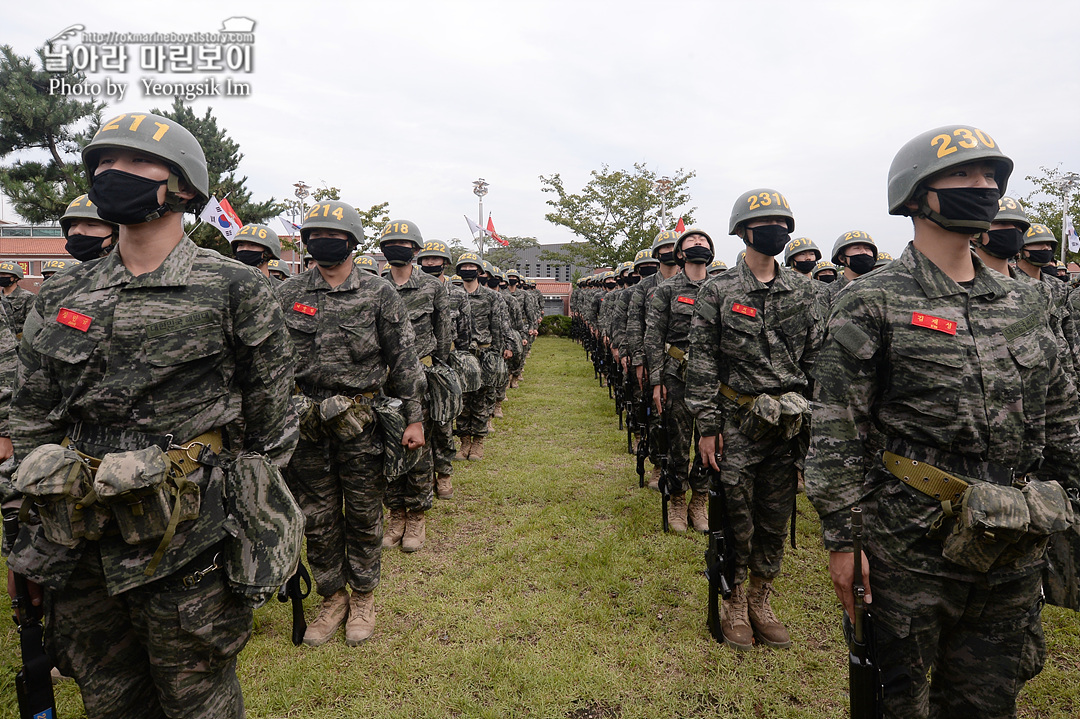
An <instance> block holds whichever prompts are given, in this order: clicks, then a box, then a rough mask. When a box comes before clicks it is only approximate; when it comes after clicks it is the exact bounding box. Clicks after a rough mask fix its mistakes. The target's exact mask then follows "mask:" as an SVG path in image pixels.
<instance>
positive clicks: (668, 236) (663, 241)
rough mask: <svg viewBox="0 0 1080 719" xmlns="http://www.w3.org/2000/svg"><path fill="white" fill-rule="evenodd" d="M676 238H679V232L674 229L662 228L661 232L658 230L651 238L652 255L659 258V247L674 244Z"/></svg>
mask: <svg viewBox="0 0 1080 719" xmlns="http://www.w3.org/2000/svg"><path fill="white" fill-rule="evenodd" d="M678 239H679V233H678V232H676V231H675V230H664V231H663V232H658V233H657V234H656V238H655V239H653V243H652V248H651V250H652V256H653V257H655V258H656V259H658V260H659V259H660V248H661V247H663V246H665V245H674V244H675V242H676V240H678Z"/></svg>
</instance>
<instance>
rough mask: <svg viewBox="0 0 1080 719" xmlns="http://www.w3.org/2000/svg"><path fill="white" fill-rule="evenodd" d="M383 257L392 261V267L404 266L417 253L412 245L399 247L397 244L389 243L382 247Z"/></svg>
mask: <svg viewBox="0 0 1080 719" xmlns="http://www.w3.org/2000/svg"><path fill="white" fill-rule="evenodd" d="M382 253H383V257H385V258H386V261H387V262H389V263H390V265H391V266H392V267H404V266H405V265H407V264H409V262H411V261H412V258H413V255H414V254H416V250H414V249H413V248H412V247H399V246H397V245H387V246H386V247H383V248H382Z"/></svg>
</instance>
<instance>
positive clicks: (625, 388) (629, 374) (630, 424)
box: [622, 361, 641, 454]
mask: <svg viewBox="0 0 1080 719" xmlns="http://www.w3.org/2000/svg"><path fill="white" fill-rule="evenodd" d="M622 396H623V412H625V413H626V453H627V454H633V453H634V432H637V433H638V434H641V427H639V426H638V425H637V417H636V411H635V410H636V409H637V406H636V404H637V403H635V402H634V365H632V364H631V363H630V362H629V361H627V363H626V370H624V371H623V385H622Z"/></svg>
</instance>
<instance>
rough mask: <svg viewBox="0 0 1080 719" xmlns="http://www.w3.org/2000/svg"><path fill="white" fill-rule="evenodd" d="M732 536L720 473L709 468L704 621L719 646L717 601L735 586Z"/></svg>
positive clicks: (725, 495) (729, 595) (720, 632)
mask: <svg viewBox="0 0 1080 719" xmlns="http://www.w3.org/2000/svg"><path fill="white" fill-rule="evenodd" d="M699 461H700V460H699ZM716 462H717V464H719V463H720V455H716ZM733 537H734V533H733V532H732V530H731V520H730V519H729V518H728V513H727V494H726V493H725V492H724V485H723V483H722V482H721V481H720V473H719V472H717V471H716V470H713V469H712V468H710V472H709V546H708V549H706V550H705V576H706V577H707V578H708V580H709V609H708V620H707V621H708V625H709V633H710V634H712V637H713V639H715V640H716V641H717V642H720V643H721V644H723V643H724V632H723V630H722V629H721V628H720V600H721V599H731V589H732V587H733V586H734V584H735V550H734V547H733V546H732V543H731V539H730V538H733Z"/></svg>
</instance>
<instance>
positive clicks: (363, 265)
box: [353, 255, 379, 276]
mask: <svg viewBox="0 0 1080 719" xmlns="http://www.w3.org/2000/svg"><path fill="white" fill-rule="evenodd" d="M353 264H354V265H356V266H357V267H359V268H360V269H362V270H363V271H364V272H367V273H368V274H369V275H375V276H378V274H379V265H378V264H377V263H376V262H375V259H374V258H373V257H368V256H367V255H357V256H356V257H354V258H353Z"/></svg>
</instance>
